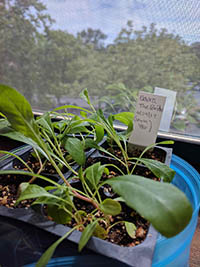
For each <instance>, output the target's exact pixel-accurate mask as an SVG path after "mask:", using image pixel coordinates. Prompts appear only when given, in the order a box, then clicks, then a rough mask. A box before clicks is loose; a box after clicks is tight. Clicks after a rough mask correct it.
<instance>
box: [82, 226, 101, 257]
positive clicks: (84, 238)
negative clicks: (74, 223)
mask: <svg viewBox="0 0 200 267" xmlns="http://www.w3.org/2000/svg"><path fill="white" fill-rule="evenodd" d="M97 223H98V222H97V221H94V222H91V223H90V224H88V225H87V226H86V227H85V229H84V230H83V232H82V235H81V238H80V241H79V244H78V251H79V252H80V251H81V250H82V249H83V248H84V247H85V245H86V244H87V242H88V241H89V239H90V238H91V236H92V235H93V232H94V231H95V228H96V226H97Z"/></svg>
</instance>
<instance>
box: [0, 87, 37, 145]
mask: <svg viewBox="0 0 200 267" xmlns="http://www.w3.org/2000/svg"><path fill="white" fill-rule="evenodd" d="M0 110H1V112H2V113H3V114H4V115H5V116H6V118H7V119H8V121H9V122H10V124H11V126H12V128H13V129H15V130H16V131H18V132H20V133H22V134H23V135H25V136H26V137H29V138H31V139H33V140H34V141H35V142H38V139H37V137H36V136H37V135H38V134H39V130H38V127H37V124H36V123H35V120H34V116H33V113H32V109H31V105H30V104H29V102H28V101H27V100H26V98H25V97H24V96H23V95H21V94H20V93H19V92H17V91H16V90H15V89H13V88H11V87H9V86H6V85H0Z"/></svg>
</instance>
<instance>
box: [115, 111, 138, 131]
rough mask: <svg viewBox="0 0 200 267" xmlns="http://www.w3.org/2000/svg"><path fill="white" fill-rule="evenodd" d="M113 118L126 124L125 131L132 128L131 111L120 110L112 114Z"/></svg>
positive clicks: (132, 115) (132, 116)
mask: <svg viewBox="0 0 200 267" xmlns="http://www.w3.org/2000/svg"><path fill="white" fill-rule="evenodd" d="M114 118H115V120H118V121H121V122H122V123H123V124H125V125H127V126H128V129H127V133H129V132H131V131H132V130H133V118H134V113H132V112H121V113H118V114H115V115H114Z"/></svg>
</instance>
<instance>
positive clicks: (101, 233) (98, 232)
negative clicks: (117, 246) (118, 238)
mask: <svg viewBox="0 0 200 267" xmlns="http://www.w3.org/2000/svg"><path fill="white" fill-rule="evenodd" d="M107 235H108V234H107V232H106V230H105V229H104V228H103V227H102V226H100V225H99V224H97V225H96V228H95V230H94V233H93V236H96V237H98V238H101V239H105V238H106V237H107Z"/></svg>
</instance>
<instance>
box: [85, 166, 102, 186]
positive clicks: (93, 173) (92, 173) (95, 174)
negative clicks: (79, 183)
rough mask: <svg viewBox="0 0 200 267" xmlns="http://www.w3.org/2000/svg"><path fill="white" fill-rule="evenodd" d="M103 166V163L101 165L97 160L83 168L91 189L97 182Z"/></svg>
mask: <svg viewBox="0 0 200 267" xmlns="http://www.w3.org/2000/svg"><path fill="white" fill-rule="evenodd" d="M104 168H105V166H104V165H101V163H100V162H97V163H94V164H93V165H91V166H90V167H88V168H87V169H86V170H85V176H86V182H87V183H88V184H89V186H90V187H91V188H92V189H95V188H96V187H97V185H98V184H99V181H100V179H101V177H102V174H103V172H104Z"/></svg>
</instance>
